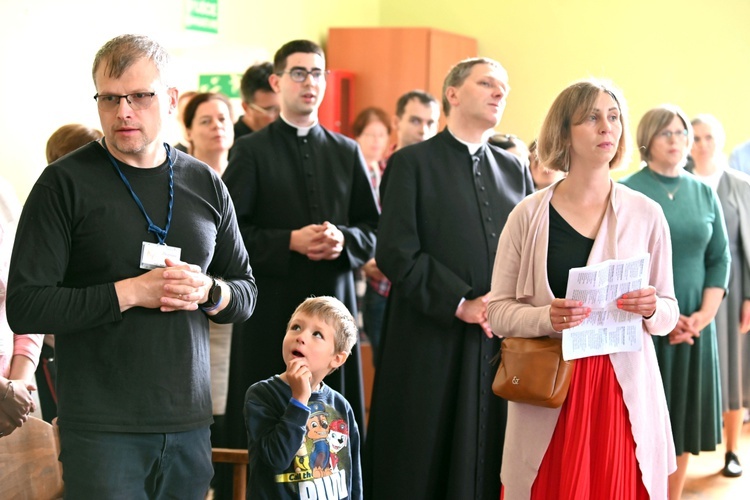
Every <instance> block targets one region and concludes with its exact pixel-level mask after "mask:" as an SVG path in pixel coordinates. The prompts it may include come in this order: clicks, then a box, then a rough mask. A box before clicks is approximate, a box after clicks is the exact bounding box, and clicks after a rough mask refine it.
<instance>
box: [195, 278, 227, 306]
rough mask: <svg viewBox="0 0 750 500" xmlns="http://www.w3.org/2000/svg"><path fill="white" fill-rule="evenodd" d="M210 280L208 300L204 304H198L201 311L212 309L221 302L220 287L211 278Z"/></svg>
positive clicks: (214, 279)
mask: <svg viewBox="0 0 750 500" xmlns="http://www.w3.org/2000/svg"><path fill="white" fill-rule="evenodd" d="M211 279H212V280H213V283H211V288H209V289H208V299H206V301H205V302H204V303H202V304H198V305H199V306H200V307H201V308H202V309H212V308H214V307H216V306H217V305H219V302H221V285H219V282H218V281H217V280H216V278H214V277H213V276H212V277H211Z"/></svg>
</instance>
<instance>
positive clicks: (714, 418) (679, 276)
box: [622, 105, 730, 500]
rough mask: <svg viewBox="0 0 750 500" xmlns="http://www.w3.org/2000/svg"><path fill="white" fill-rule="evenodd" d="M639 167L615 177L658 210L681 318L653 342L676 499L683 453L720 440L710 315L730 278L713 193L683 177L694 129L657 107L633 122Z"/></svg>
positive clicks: (670, 109) (671, 109) (671, 110)
mask: <svg viewBox="0 0 750 500" xmlns="http://www.w3.org/2000/svg"><path fill="white" fill-rule="evenodd" d="M637 139H638V150H639V152H640V154H641V159H642V160H643V162H645V166H644V167H643V168H642V169H641V170H640V171H639V172H637V173H635V174H633V175H631V176H629V177H627V178H625V179H623V180H622V182H623V184H625V185H626V186H629V187H631V188H633V189H635V190H636V191H640V192H642V193H643V194H645V195H646V196H648V197H649V198H651V199H652V200H654V201H656V202H657V203H658V204H659V205H661V207H662V210H663V211H664V215H665V217H666V218H667V222H668V223H669V232H670V234H671V238H672V248H673V250H674V253H673V255H672V270H673V273H674V289H675V292H676V295H677V302H678V303H679V306H680V319H679V321H678V323H677V326H676V327H675V328H674V330H672V332H670V334H669V336H668V337H660V338H654V343H655V347H656V356H657V358H658V359H659V367H660V369H661V374H662V379H663V381H664V391H665V393H666V395H667V402H668V404H669V418H670V420H671V423H672V432H673V436H674V444H675V451H676V453H677V472H675V473H674V474H673V475H672V476H670V478H669V498H670V499H671V500H680V497H681V496H682V489H683V487H684V485H685V474H686V472H687V466H688V461H689V458H690V455H689V453H692V454H694V455H697V454H699V453H700V452H701V451H713V450H715V449H716V444H717V443H718V442H720V441H721V401H720V398H721V390H720V388H719V387H720V386H719V367H718V363H717V360H718V353H717V344H716V327H715V325H714V316H716V312H717V311H718V309H719V305H720V304H721V301H722V299H723V297H724V294H725V292H726V288H727V283H728V281H729V258H730V257H729V246H728V245H727V233H726V228H725V226H724V217H723V216H722V212H721V206H720V205H719V200H718V199H717V197H716V194H715V193H714V191H713V190H712V189H711V188H710V187H709V186H707V185H706V184H704V183H703V182H701V181H699V180H698V179H696V178H695V176H694V175H692V174H690V173H688V172H685V171H684V169H683V166H684V165H685V161H686V159H687V155H688V152H689V151H690V146H691V144H692V141H693V127H692V126H691V125H690V122H689V121H688V119H687V117H686V116H685V114H684V113H683V112H682V110H681V109H680V108H678V107H677V106H673V105H662V106H660V107H657V108H654V109H651V110H649V111H648V112H646V114H645V115H644V116H643V118H641V121H640V123H639V124H638V131H637Z"/></svg>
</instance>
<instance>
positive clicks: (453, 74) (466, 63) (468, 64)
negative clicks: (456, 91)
mask: <svg viewBox="0 0 750 500" xmlns="http://www.w3.org/2000/svg"><path fill="white" fill-rule="evenodd" d="M477 64H488V65H490V66H492V67H493V68H495V69H498V70H500V71H502V72H503V73H504V74H505V76H506V77H507V76H508V72H507V71H505V68H503V66H502V64H500V63H499V62H497V61H495V60H494V59H490V58H488V57H471V58H469V59H464V60H463V61H460V62H459V63H458V64H456V65H455V66H453V67H452V68H451V69H450V71H448V74H447V75H446V77H445V81H443V112H445V116H448V115H450V110H451V105H450V103H449V102H448V98H447V97H445V92H446V91H447V90H448V87H460V86H461V85H463V83H464V81H465V80H466V78H467V77H468V76H469V74H470V73H471V69H472V68H473V67H474V66H476V65H477Z"/></svg>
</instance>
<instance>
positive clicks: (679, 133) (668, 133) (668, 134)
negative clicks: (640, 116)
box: [659, 129, 688, 140]
mask: <svg viewBox="0 0 750 500" xmlns="http://www.w3.org/2000/svg"><path fill="white" fill-rule="evenodd" d="M672 136H674V137H675V139H683V138H685V137H687V136H688V131H687V130H685V129H682V130H674V131H673V130H662V131H661V132H659V137H663V138H665V139H666V140H670V139H671V138H672Z"/></svg>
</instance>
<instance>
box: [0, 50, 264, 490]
mask: <svg viewBox="0 0 750 500" xmlns="http://www.w3.org/2000/svg"><path fill="white" fill-rule="evenodd" d="M168 63H169V56H168V54H167V53H166V52H165V50H164V49H163V48H162V47H161V46H160V45H158V44H157V43H156V42H154V41H153V40H151V39H149V38H147V37H143V36H135V35H123V36H119V37H116V38H114V39H112V40H110V41H109V42H107V43H106V44H105V45H104V46H103V47H102V48H101V49H100V50H99V52H98V53H97V55H96V57H95V59H94V65H93V71H92V73H93V78H94V85H95V87H96V91H97V93H96V95H95V96H94V98H95V99H96V103H97V107H98V109H99V118H100V121H101V129H102V131H103V132H104V139H102V140H101V141H97V142H91V143H89V144H88V145H86V146H83V147H82V148H80V149H78V150H76V151H75V152H74V153H72V154H70V155H68V156H65V157H63V158H62V159H60V160H58V161H56V162H54V163H53V164H52V165H51V166H49V167H48V168H47V169H45V170H44V172H43V173H42V175H41V176H40V177H39V180H38V181H37V182H36V184H35V186H34V188H33V189H32V191H31V193H30V194H29V197H28V199H27V202H26V205H25V207H24V209H23V213H22V215H21V219H20V222H19V227H18V233H17V237H16V241H15V246H14V249H13V256H12V258H11V266H10V279H9V286H8V291H9V294H8V301H7V312H8V320H9V323H10V325H11V327H12V328H13V330H14V331H16V332H45V333H52V334H55V337H56V345H55V352H56V357H57V362H58V371H57V374H58V379H57V389H58V405H59V406H58V423H59V426H60V445H61V453H60V460H61V462H62V464H63V471H64V481H65V496H66V498H167V497H169V498H186V499H195V500H203V498H204V497H205V495H206V493H207V491H208V487H209V483H210V480H211V476H212V475H213V468H212V464H211V444H210V440H209V425H210V424H211V420H212V416H211V414H212V408H211V394H210V380H209V373H210V366H209V345H208V320H207V317H211V319H212V320H213V321H216V322H219V323H231V322H234V321H242V320H245V319H247V318H248V317H249V316H250V314H251V313H252V311H253V308H254V306H255V299H256V296H257V289H256V286H255V281H254V279H253V277H252V273H251V269H250V263H249V259H248V256H247V252H246V251H245V248H244V245H243V244H242V235H241V234H240V231H239V228H238V227H237V223H236V217H235V214H234V209H233V205H232V202H231V198H230V197H229V193H228V192H227V190H226V188H225V187H224V185H223V183H222V181H221V179H220V178H219V177H218V176H217V175H216V174H215V173H214V172H213V170H211V169H210V168H207V167H206V165H205V164H203V163H201V162H199V161H198V160H196V159H195V158H193V157H191V156H188V155H186V154H184V153H181V152H178V151H176V150H175V149H174V148H173V147H170V146H169V145H168V144H166V143H165V140H164V139H165V134H164V131H163V130H162V128H163V125H164V124H165V123H168V120H170V119H171V115H172V114H173V113H174V112H175V108H176V106H177V89H176V88H174V87H171V86H170V85H169V83H170V81H169V76H170V75H169V73H168ZM31 480H33V479H31Z"/></svg>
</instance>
